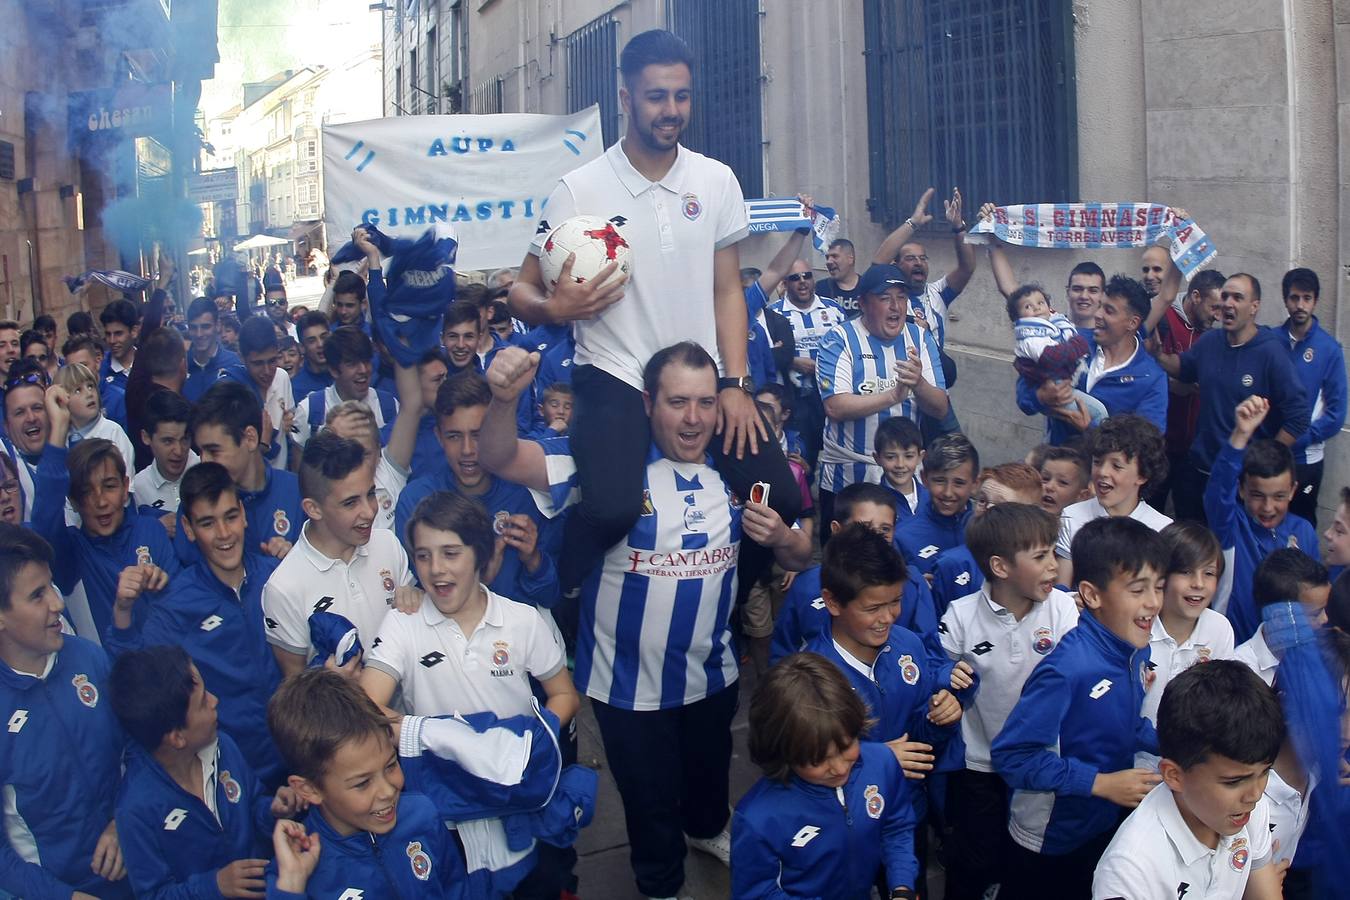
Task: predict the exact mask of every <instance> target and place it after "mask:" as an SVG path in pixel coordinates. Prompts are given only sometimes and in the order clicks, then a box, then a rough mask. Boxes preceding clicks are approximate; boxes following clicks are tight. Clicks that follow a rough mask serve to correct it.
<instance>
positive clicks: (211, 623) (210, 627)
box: [202, 616, 225, 631]
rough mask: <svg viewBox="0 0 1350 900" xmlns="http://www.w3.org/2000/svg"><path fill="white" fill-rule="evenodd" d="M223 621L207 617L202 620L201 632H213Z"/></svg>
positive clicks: (214, 617) (216, 617) (217, 617)
mask: <svg viewBox="0 0 1350 900" xmlns="http://www.w3.org/2000/svg"><path fill="white" fill-rule="evenodd" d="M224 621H225V620H224V619H222V618H221V617H220V616H207V617H206V618H205V619H202V631H215V630H216V629H217V628H219V627H220V625H221V623H222V622H224Z"/></svg>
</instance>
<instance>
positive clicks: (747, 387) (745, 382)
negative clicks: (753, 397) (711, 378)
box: [717, 375, 755, 394]
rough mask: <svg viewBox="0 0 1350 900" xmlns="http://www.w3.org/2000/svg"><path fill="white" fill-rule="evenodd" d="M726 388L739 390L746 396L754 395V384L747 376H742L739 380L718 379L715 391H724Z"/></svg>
mask: <svg viewBox="0 0 1350 900" xmlns="http://www.w3.org/2000/svg"><path fill="white" fill-rule="evenodd" d="M727 388H740V389H741V390H743V391H745V392H746V393H747V394H754V392H755V382H754V381H753V380H752V379H751V378H750V376H749V375H742V376H741V377H739V378H719V379H717V389H718V390H719V391H725V390H726V389H727Z"/></svg>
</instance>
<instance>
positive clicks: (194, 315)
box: [183, 297, 244, 403]
mask: <svg viewBox="0 0 1350 900" xmlns="http://www.w3.org/2000/svg"><path fill="white" fill-rule="evenodd" d="M187 323H188V338H189V339H191V341H192V349H191V350H190V351H189V352H188V355H187V367H188V369H187V381H185V382H183V396H184V397H186V398H187V399H188V400H189V401H191V402H193V403H195V402H196V401H197V400H199V399H201V396H202V394H205V393H206V391H207V390H208V389H209V388H210V387H211V385H213V384H215V383H216V379H217V378H219V377H220V373H221V372H223V371H225V370H226V369H230V368H239V367H242V366H243V365H244V361H243V360H242V359H240V358H239V354H237V353H235V352H234V351H233V350H231V349H230V348H229V347H226V346H225V345H224V344H222V343H221V342H220V309H219V308H218V307H217V306H216V304H215V303H214V302H213V301H212V300H211V299H210V298H208V297H198V298H197V299H196V300H193V301H192V304H191V305H190V306H189V307H188V311H187Z"/></svg>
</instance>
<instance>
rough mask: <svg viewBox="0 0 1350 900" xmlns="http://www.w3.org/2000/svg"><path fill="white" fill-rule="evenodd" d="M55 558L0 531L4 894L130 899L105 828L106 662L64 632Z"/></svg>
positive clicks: (118, 739) (112, 746) (37, 542)
mask: <svg viewBox="0 0 1350 900" xmlns="http://www.w3.org/2000/svg"><path fill="white" fill-rule="evenodd" d="M54 560H55V557H54V556H53V554H52V548H51V546H50V545H48V544H47V542H46V541H44V540H43V539H42V538H41V537H39V536H38V535H37V534H36V533H34V532H33V531H30V530H29V529H27V528H20V527H19V526H17V525H9V524H4V523H0V624H3V626H4V627H3V628H0V661H3V665H0V717H3V720H4V721H5V722H6V723H7V725H6V733H5V740H4V741H0V787H3V789H4V793H5V795H6V797H7V800H6V807H7V809H6V813H5V820H6V821H5V825H6V829H5V833H6V836H7V839H6V840H5V841H4V842H3V843H0V891H7V892H9V893H10V894H13V895H14V896H16V897H25V898H28V900H57V898H59V900H66V898H68V897H70V896H71V894H72V892H75V891H80V892H83V893H84V894H86V895H92V896H96V897H100V898H121V897H130V896H131V885H130V884H128V883H127V881H126V877H125V876H126V873H125V871H124V870H123V868H122V865H121V862H120V854H119V853H118V837H117V830H116V828H115V827H114V824H113V806H114V803H115V800H116V796H117V783H118V781H119V780H120V778H121V764H122V744H123V737H122V732H121V730H120V729H119V728H118V726H117V719H116V718H115V717H114V716H113V712H112V707H111V705H110V704H109V703H108V701H107V698H106V696H105V690H106V687H107V679H108V658H107V656H106V655H105V654H104V653H103V650H102V649H100V648H99V647H98V645H96V644H93V643H91V642H89V641H86V640H83V639H81V638H77V637H73V636H71V637H67V636H65V635H63V634H62V631H61V611H62V610H63V609H64V608H65V604H64V603H63V602H62V600H61V595H60V594H59V593H57V591H56V589H55V588H53V587H52V565H53V562H54Z"/></svg>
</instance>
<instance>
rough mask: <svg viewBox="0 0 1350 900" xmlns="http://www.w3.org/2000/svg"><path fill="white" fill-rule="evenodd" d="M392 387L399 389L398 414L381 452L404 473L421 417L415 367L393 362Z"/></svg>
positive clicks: (418, 383)
mask: <svg viewBox="0 0 1350 900" xmlns="http://www.w3.org/2000/svg"><path fill="white" fill-rule="evenodd" d="M394 386H395V387H396V388H397V389H398V415H397V416H395V417H394V427H393V428H392V429H390V431H389V442H388V443H387V444H385V447H384V452H385V455H386V456H387V457H388V458H389V461H390V462H391V463H393V464H394V465H395V466H397V467H398V468H400V469H402V470H403V471H405V472H406V471H408V468H409V467H410V466H411V465H412V456H413V449H414V448H415V447H416V446H417V425H418V423H419V422H420V421H421V420H422V385H421V383H420V382H419V381H418V378H417V367H416V366H401V365H399V364H398V363H394Z"/></svg>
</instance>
